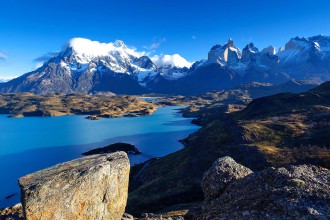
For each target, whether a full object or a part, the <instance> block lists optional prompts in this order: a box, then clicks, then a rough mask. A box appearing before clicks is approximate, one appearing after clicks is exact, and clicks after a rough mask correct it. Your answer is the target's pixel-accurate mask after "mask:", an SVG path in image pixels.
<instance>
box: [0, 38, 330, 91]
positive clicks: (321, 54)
mask: <svg viewBox="0 0 330 220" xmlns="http://www.w3.org/2000/svg"><path fill="white" fill-rule="evenodd" d="M77 42H78V43H77ZM90 42H91V41H89V40H87V39H83V40H82V39H79V38H78V39H75V40H73V41H72V42H71V43H69V44H68V45H66V46H65V47H64V49H63V50H62V51H61V52H59V53H58V54H57V56H55V57H53V58H51V59H50V60H49V61H47V62H46V63H44V65H43V66H42V67H40V68H39V69H37V70H35V71H32V72H30V73H26V74H25V75H23V76H21V77H19V78H16V79H14V80H11V81H9V82H6V83H1V84H0V92H33V93H37V94H49V93H92V92H99V91H108V92H114V93H118V94H142V93H165V94H183V95H194V94H201V93H204V92H208V91H211V90H220V89H230V88H233V87H235V86H238V85H239V84H244V83H249V82H261V83H273V84H279V83H283V82H286V81H288V80H292V79H295V80H313V81H318V82H323V81H326V80H329V79H330V64H329V63H330V37H327V36H322V35H319V36H315V37H310V38H298V37H296V38H292V39H291V40H290V41H289V42H288V43H287V44H286V45H285V49H284V50H279V52H277V53H276V50H275V48H274V47H273V46H269V47H267V48H265V49H263V50H261V51H259V49H258V48H256V47H255V45H254V44H253V43H249V44H248V45H247V46H246V47H245V48H244V49H243V50H240V49H239V48H237V47H236V46H235V44H234V42H233V40H231V39H230V40H229V41H228V42H227V43H226V44H224V45H215V46H213V47H212V48H211V50H210V51H209V53H208V57H207V59H206V60H201V61H197V62H195V63H194V64H193V65H192V67H190V68H186V67H177V66H173V65H163V66H156V65H155V64H154V63H153V61H152V60H151V59H150V58H149V57H148V56H145V55H141V54H139V53H137V52H135V51H134V50H132V49H130V48H128V47H127V46H126V45H125V44H124V43H123V42H122V41H116V42H114V43H109V44H104V48H102V49H101V50H100V51H96V50H94V49H93V47H89V46H88V45H89V44H90ZM86 45H87V46H86Z"/></svg>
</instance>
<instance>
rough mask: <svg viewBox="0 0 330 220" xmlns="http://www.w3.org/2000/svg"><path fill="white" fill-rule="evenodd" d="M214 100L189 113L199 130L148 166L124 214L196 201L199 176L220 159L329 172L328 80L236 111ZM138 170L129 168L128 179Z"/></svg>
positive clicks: (255, 167)
mask: <svg viewBox="0 0 330 220" xmlns="http://www.w3.org/2000/svg"><path fill="white" fill-rule="evenodd" d="M210 95H211V94H209V95H204V98H207V97H208V96H210ZM202 97H203V96H201V99H202ZM225 101H228V100H225ZM234 101H235V100H234ZM219 102H222V101H221V100H220V101H219ZM219 102H214V103H213V104H212V103H211V104H210V105H207V106H205V107H203V108H199V109H198V111H197V112H191V114H192V115H194V116H197V117H198V119H197V120H196V122H197V123H199V124H200V125H202V128H201V129H200V130H199V131H197V132H196V133H194V134H192V135H190V136H189V137H188V138H186V139H185V140H184V143H185V145H186V147H185V148H184V149H182V150H180V151H178V152H176V153H173V154H171V155H168V156H166V157H164V158H160V159H158V160H155V161H151V162H150V163H149V164H148V166H147V167H146V168H145V169H144V170H143V171H142V172H141V173H140V174H139V177H138V178H136V179H135V182H134V185H132V187H131V189H130V194H129V201H128V210H130V211H131V212H132V213H133V212H135V211H136V210H149V211H157V210H161V209H162V208H164V207H166V206H170V205H178V204H185V203H191V202H196V201H201V200H202V199H203V195H202V191H201V188H200V183H201V180H202V177H203V173H204V172H205V171H206V170H207V169H208V168H209V167H211V165H212V163H213V162H214V161H215V160H216V159H217V158H219V157H223V156H231V157H233V158H234V159H235V160H236V161H238V162H239V163H241V164H243V165H244V166H246V167H248V168H250V169H252V170H254V171H255V170H262V169H264V168H266V167H270V166H272V167H282V166H286V165H289V164H314V165H320V166H323V167H326V168H330V159H329V158H330V147H329V146H330V137H329V133H330V130H329V129H330V83H329V82H326V83H323V84H321V85H320V86H318V87H316V88H314V89H312V90H309V91H307V92H303V93H296V94H294V93H281V94H276V95H272V96H267V97H262V98H257V99H255V100H253V101H251V102H250V103H249V104H248V105H247V107H246V108H244V109H243V110H240V111H234V112H230V111H228V108H224V107H223V106H221V105H220V106H219ZM185 113H186V114H187V115H189V112H185ZM141 166H143V165H141ZM140 169H141V167H139V166H137V167H133V169H132V175H133V176H134V173H136V172H137V171H139V170H140ZM148 192H149V193H148ZM150 192H153V193H150ZM157 192H162V193H157ZM141 197H143V198H144V199H143V201H141V200H140V198H141Z"/></svg>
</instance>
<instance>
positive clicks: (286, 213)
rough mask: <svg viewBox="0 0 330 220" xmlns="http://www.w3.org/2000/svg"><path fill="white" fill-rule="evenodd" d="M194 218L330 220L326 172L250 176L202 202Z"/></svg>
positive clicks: (307, 169) (296, 169) (310, 169)
mask: <svg viewBox="0 0 330 220" xmlns="http://www.w3.org/2000/svg"><path fill="white" fill-rule="evenodd" d="M196 219H330V170H328V169H325V168H321V167H317V166H312V165H299V166H289V167H285V168H268V169H266V170H264V171H261V172H255V173H252V174H250V175H248V176H246V177H245V178H241V179H238V180H237V181H234V182H232V183H231V184H230V185H229V186H228V187H227V188H226V189H225V190H224V192H223V193H222V194H221V195H219V196H218V197H217V198H214V199H212V200H205V203H204V206H203V211H202V214H201V215H199V216H196Z"/></svg>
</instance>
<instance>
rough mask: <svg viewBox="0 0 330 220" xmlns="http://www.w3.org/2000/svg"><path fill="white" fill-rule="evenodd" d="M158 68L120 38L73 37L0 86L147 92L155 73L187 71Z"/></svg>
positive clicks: (43, 91) (8, 88) (54, 90)
mask: <svg viewBox="0 0 330 220" xmlns="http://www.w3.org/2000/svg"><path fill="white" fill-rule="evenodd" d="M159 69H160V72H158V68H157V66H156V65H155V64H154V63H153V61H151V59H150V58H149V57H148V56H145V54H144V53H140V52H137V51H136V50H135V49H131V48H129V47H127V46H126V45H125V44H124V42H122V41H119V40H117V41H115V42H114V43H99V42H97V41H91V40H88V39H83V38H74V39H72V40H71V41H70V42H69V43H68V44H67V45H65V46H64V47H63V49H62V51H61V52H59V53H58V54H57V56H55V57H53V58H51V59H50V60H49V61H47V62H45V63H44V64H43V65H42V66H41V67H40V68H38V69H37V70H35V71H33V72H30V73H27V74H25V75H23V76H21V77H19V78H17V79H15V80H13V81H11V82H8V83H7V84H6V85H4V86H2V87H1V88H0V89H1V90H2V91H5V92H20V91H30V92H34V93H41V94H47V93H75V92H78V93H90V92H97V91H111V92H115V93H125V94H139V93H146V92H149V89H148V88H147V84H148V82H150V81H152V80H153V79H155V77H156V76H157V77H165V78H166V79H170V78H172V79H178V78H180V77H183V76H184V73H182V74H180V73H179V72H180V71H181V69H182V71H183V72H186V71H187V70H186V69H184V68H178V67H175V66H171V65H167V66H166V67H165V66H164V67H160V68H159ZM165 69H166V70H165Z"/></svg>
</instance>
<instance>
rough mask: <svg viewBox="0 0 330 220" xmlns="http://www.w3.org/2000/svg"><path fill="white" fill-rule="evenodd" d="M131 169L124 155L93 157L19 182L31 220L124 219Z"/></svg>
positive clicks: (64, 164)
mask: <svg viewBox="0 0 330 220" xmlns="http://www.w3.org/2000/svg"><path fill="white" fill-rule="evenodd" d="M129 170H130V165H129V161H128V157H127V155H126V153H124V152H117V153H113V154H102V155H93V156H88V157H84V158H79V159H76V160H72V161H69V162H66V163H62V164H59V165H56V166H54V167H50V168H48V169H45V170H41V171H38V172H35V173H32V174H29V175H27V176H24V177H22V178H20V179H19V184H20V187H21V194H22V204H23V210H24V215H25V217H26V219H27V220H36V219H38V220H43V219H44V220H49V219H53V220H56V219H58V220H69V219H76V220H78V219H81V220H88V219H99V220H102V219H104V220H105V219H107V220H108V219H113V220H118V219H120V218H121V217H122V215H123V213H124V210H125V206H126V200H127V192H128V179H129Z"/></svg>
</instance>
